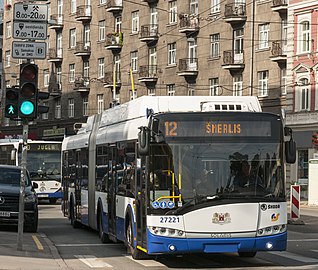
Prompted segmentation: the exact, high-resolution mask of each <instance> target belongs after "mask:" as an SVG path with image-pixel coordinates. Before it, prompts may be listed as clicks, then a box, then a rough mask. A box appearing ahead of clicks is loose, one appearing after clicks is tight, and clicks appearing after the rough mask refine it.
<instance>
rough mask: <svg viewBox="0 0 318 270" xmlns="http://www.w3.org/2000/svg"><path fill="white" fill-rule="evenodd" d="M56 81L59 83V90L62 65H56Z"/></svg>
mask: <svg viewBox="0 0 318 270" xmlns="http://www.w3.org/2000/svg"><path fill="white" fill-rule="evenodd" d="M56 82H57V83H58V84H59V87H60V88H59V90H61V89H62V87H61V84H62V67H61V66H57V67H56Z"/></svg>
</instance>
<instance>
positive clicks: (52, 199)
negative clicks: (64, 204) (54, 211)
mask: <svg viewBox="0 0 318 270" xmlns="http://www.w3.org/2000/svg"><path fill="white" fill-rule="evenodd" d="M49 201H50V204H56V201H57V199H56V198H51V199H49Z"/></svg>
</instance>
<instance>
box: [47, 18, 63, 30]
mask: <svg viewBox="0 0 318 270" xmlns="http://www.w3.org/2000/svg"><path fill="white" fill-rule="evenodd" d="M63 26H64V17H63V14H54V15H51V16H50V20H49V29H57V30H59V29H62V28H63Z"/></svg>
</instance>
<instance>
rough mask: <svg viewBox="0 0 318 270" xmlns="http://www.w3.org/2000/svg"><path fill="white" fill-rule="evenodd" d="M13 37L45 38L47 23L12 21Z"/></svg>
mask: <svg viewBox="0 0 318 270" xmlns="http://www.w3.org/2000/svg"><path fill="white" fill-rule="evenodd" d="M13 38H18V39H34V40H45V39H46V38H47V23H43V22H22V21H20V22H13Z"/></svg>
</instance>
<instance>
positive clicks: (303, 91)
mask: <svg viewBox="0 0 318 270" xmlns="http://www.w3.org/2000/svg"><path fill="white" fill-rule="evenodd" d="M309 87H310V84H309V80H308V79H307V78H303V79H300V80H299V94H300V95H299V105H300V110H301V111H306V110H308V109H309Z"/></svg>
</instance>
